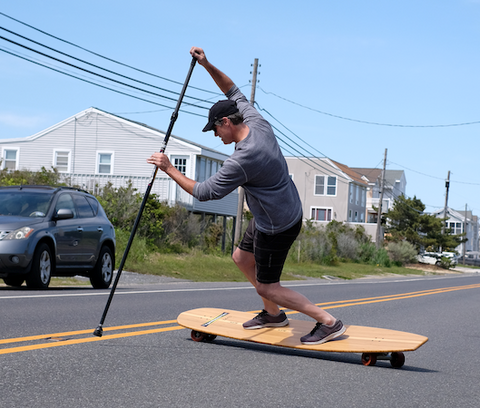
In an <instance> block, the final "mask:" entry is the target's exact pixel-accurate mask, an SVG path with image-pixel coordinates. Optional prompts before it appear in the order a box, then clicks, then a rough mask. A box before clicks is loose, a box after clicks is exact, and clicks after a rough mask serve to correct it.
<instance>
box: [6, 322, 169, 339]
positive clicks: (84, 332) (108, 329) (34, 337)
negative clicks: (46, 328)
mask: <svg viewBox="0 0 480 408" xmlns="http://www.w3.org/2000/svg"><path fill="white" fill-rule="evenodd" d="M172 323H177V321H176V320H164V321H162V322H150V323H137V324H128V325H125V326H115V327H105V328H104V329H103V331H113V330H125V329H134V328H136V327H149V326H159V325H161V324H172ZM87 333H93V330H92V329H87V330H77V331H68V332H63V333H53V334H40V335H37V336H29V337H18V338H14V339H2V340H0V344H10V343H19V342H22V341H33V340H46V339H49V338H55V337H67V336H77V335H79V334H87Z"/></svg>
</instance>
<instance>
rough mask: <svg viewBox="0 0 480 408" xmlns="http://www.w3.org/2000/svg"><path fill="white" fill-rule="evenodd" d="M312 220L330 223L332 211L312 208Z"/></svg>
mask: <svg viewBox="0 0 480 408" xmlns="http://www.w3.org/2000/svg"><path fill="white" fill-rule="evenodd" d="M312 220H314V221H332V209H331V208H312Z"/></svg>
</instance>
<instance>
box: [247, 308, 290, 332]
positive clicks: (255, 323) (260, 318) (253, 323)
mask: <svg viewBox="0 0 480 408" xmlns="http://www.w3.org/2000/svg"><path fill="white" fill-rule="evenodd" d="M287 325H288V318H287V316H286V315H285V312H284V311H283V310H282V311H280V314H279V315H278V316H272V315H271V314H269V313H268V312H267V311H266V310H262V311H261V312H260V313H259V314H258V315H256V316H255V317H254V318H253V319H252V320H249V321H248V322H245V323H243V328H244V329H246V330H252V329H261V328H263V327H281V326H287Z"/></svg>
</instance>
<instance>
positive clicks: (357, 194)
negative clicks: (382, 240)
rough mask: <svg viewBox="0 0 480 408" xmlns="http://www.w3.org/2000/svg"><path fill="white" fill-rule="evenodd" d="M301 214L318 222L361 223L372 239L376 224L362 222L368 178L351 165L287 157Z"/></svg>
mask: <svg viewBox="0 0 480 408" xmlns="http://www.w3.org/2000/svg"><path fill="white" fill-rule="evenodd" d="M285 159H286V161H287V165H288V170H289V173H290V177H291V178H292V180H293V182H294V183H295V185H296V187H297V190H298V192H299V195H300V199H301V201H302V205H303V216H304V218H306V219H312V220H313V221H315V222H318V223H326V222H329V221H332V220H336V221H339V222H344V223H351V224H355V223H362V225H363V226H364V227H366V228H365V229H366V230H367V233H368V234H369V235H371V236H372V237H373V238H374V239H375V231H376V229H375V228H376V226H375V225H373V224H372V225H371V226H368V225H367V224H364V223H365V214H366V205H367V188H368V180H367V179H366V178H365V177H363V176H362V175H361V174H359V173H357V172H355V171H354V170H353V169H351V168H350V167H348V166H346V165H344V164H341V163H339V162H336V161H334V160H331V159H329V158H326V157H325V158H317V157H308V158H304V157H286V158H285Z"/></svg>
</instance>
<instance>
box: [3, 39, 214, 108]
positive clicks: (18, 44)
mask: <svg viewBox="0 0 480 408" xmlns="http://www.w3.org/2000/svg"><path fill="white" fill-rule="evenodd" d="M0 39H2V40H5V41H7V42H9V43H11V44H14V45H17V46H19V47H22V48H24V49H27V50H29V51H32V52H34V53H36V54H39V55H42V56H44V57H47V58H50V59H53V60H54V61H57V62H60V63H62V64H65V65H68V66H70V67H73V68H76V69H79V70H81V71H84V72H87V73H89V74H91V75H95V76H98V77H100V78H103V79H107V80H109V81H112V82H115V83H117V84H121V85H123V86H127V87H129V88H132V89H136V90H138V91H142V92H145V93H147V94H149V95H154V96H157V97H160V98H164V99H168V100H171V101H173V102H176V99H175V98H171V97H169V96H165V95H160V94H158V93H155V92H152V91H148V90H146V89H142V88H139V87H137V86H134V85H131V84H127V83H125V82H122V81H119V80H117V79H113V78H110V77H107V76H105V75H101V74H99V73H97V72H94V71H90V70H88V69H86V68H82V67H79V66H77V65H74V64H71V63H69V62H67V61H63V60H61V59H59V58H56V57H53V56H51V55H48V54H45V53H44V52H41V51H38V50H35V49H33V48H31V47H28V46H26V45H23V44H20V43H18V42H16V41H13V40H11V39H8V38H6V37H3V36H1V35H0ZM184 104H185V105H189V106H194V107H196V108H199V109H208V108H207V107H205V106H199V105H195V104H192V103H189V102H184Z"/></svg>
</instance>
